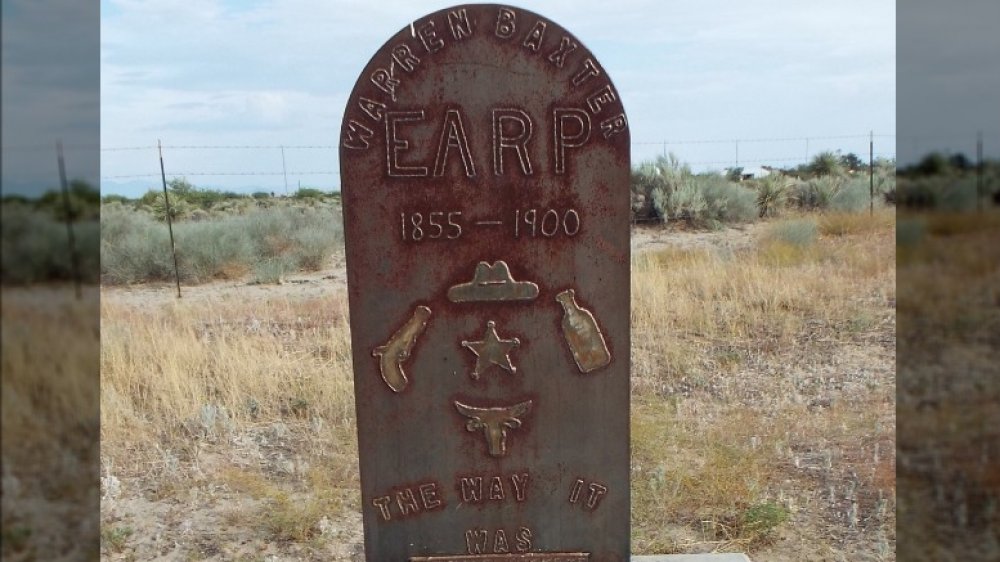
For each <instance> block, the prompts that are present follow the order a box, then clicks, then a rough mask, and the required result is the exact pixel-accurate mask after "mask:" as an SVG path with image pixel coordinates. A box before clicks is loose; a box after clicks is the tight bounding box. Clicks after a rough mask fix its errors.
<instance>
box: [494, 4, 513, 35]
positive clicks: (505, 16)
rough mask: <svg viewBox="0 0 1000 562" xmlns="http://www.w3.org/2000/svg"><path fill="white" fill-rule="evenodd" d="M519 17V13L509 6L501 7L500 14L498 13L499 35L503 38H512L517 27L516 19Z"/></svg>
mask: <svg viewBox="0 0 1000 562" xmlns="http://www.w3.org/2000/svg"><path fill="white" fill-rule="evenodd" d="M516 19H517V14H515V13H514V10H511V9H509V8H500V12H499V14H497V31H496V33H497V37H499V38H501V39H510V38H511V37H513V35H514V29H515V28H516V26H515V24H514V21H515V20H516Z"/></svg>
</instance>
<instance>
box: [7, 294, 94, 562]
mask: <svg viewBox="0 0 1000 562" xmlns="http://www.w3.org/2000/svg"><path fill="white" fill-rule="evenodd" d="M86 291H87V293H88V295H87V298H84V299H82V300H76V299H75V297H74V291H73V288H72V287H69V286H67V287H61V286H35V287H30V288H19V289H7V288H5V289H4V292H3V307H2V311H3V330H2V331H0V334H2V338H3V342H2V349H3V366H2V368H3V410H2V412H3V414H2V416H3V424H2V427H3V559H4V560H34V559H41V560H56V559H63V558H62V557H63V556H66V557H67V558H66V559H70V558H73V557H74V556H76V557H87V556H89V555H91V554H93V553H94V552H96V549H97V545H96V544H89V543H88V542H87V541H78V540H74V539H73V538H71V537H76V536H93V535H95V534H96V530H95V529H90V528H88V524H90V523H91V522H92V521H93V516H92V514H93V513H94V511H95V510H96V509H97V504H98V498H97V494H96V492H95V491H94V490H93V486H92V483H93V482H94V481H95V480H96V479H97V473H96V471H93V470H92V469H91V468H92V467H95V466H96V460H97V454H98V451H97V448H96V446H95V444H96V439H97V433H98V427H97V425H98V418H97V409H96V407H95V405H96V403H97V385H96V384H95V383H96V377H97V367H98V357H97V348H98V342H99V339H98V338H99V327H98V323H97V319H98V315H97V298H96V295H95V294H94V292H95V291H96V289H94V288H87V289H86Z"/></svg>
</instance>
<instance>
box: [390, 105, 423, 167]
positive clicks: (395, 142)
mask: <svg viewBox="0 0 1000 562" xmlns="http://www.w3.org/2000/svg"><path fill="white" fill-rule="evenodd" d="M423 119H424V111H423V110H422V109H421V110H420V111H387V112H386V113H385V151H386V173H387V174H388V175H389V177H397V178H404V177H410V178H419V177H424V176H426V175H427V167H426V166H403V165H401V164H400V163H399V155H400V153H401V152H406V151H407V150H409V148H410V142H409V141H407V140H406V139H401V138H399V124H400V123H406V122H408V121H423Z"/></svg>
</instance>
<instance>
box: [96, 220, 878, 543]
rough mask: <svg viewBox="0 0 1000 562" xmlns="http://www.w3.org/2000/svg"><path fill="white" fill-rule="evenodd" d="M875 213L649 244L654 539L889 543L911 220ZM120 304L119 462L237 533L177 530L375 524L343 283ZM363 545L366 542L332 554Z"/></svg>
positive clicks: (281, 539)
mask: <svg viewBox="0 0 1000 562" xmlns="http://www.w3.org/2000/svg"><path fill="white" fill-rule="evenodd" d="M876 225H877V226H868V225H865V224H863V221H862V222H859V223H858V224H857V225H854V226H851V227H846V228H841V229H840V230H841V231H842V232H839V233H838V234H830V233H826V232H822V231H821V232H820V235H819V237H818V239H817V240H816V241H814V242H813V243H811V244H809V245H807V246H805V247H801V248H799V249H798V250H796V251H797V252H800V253H797V254H794V255H792V256H791V257H786V258H783V259H780V260H778V259H776V258H774V256H773V255H771V254H769V252H771V251H773V250H772V249H769V248H770V245H769V244H768V243H766V242H764V241H762V242H761V243H760V244H758V245H757V247H754V248H752V249H750V250H747V251H742V250H741V251H736V252H732V251H730V252H716V251H712V250H703V251H681V250H667V251H660V252H654V253H644V254H640V255H638V256H637V257H636V259H635V263H634V264H633V278H632V291H633V306H632V325H633V350H632V362H633V368H632V375H633V397H634V408H633V412H632V422H633V433H632V445H633V545H634V550H635V551H636V552H637V553H664V552H698V551H706V550H750V551H751V552H759V553H760V558H761V559H772V560H781V559H782V558H781V557H782V556H787V551H782V550H780V547H781V544H783V541H781V540H780V539H781V538H782V537H784V536H788V535H791V536H792V537H795V538H793V539H791V540H792V543H793V544H795V545H798V548H799V549H800V551H801V552H805V553H806V554H805V555H802V556H795V557H793V559H796V560H810V559H817V560H818V559H822V556H824V555H828V554H830V553H847V554H848V555H850V554H852V553H858V552H871V551H873V549H874V550H876V551H877V550H878V549H879V548H881V549H882V551H884V552H883V554H884V556H882V557H883V558H887V557H889V558H891V556H889V555H888V554H885V552H890V553H891V545H892V543H893V541H894V531H893V526H894V515H893V509H894V502H895V479H894V464H893V463H894V454H893V451H894V447H893V423H894V418H893V412H894V410H893V392H894V389H893V376H892V375H893V370H892V353H893V344H894V338H893V330H894V323H893V310H892V308H891V303H892V302H893V301H894V299H895V292H894V276H895V254H894V244H893V242H894V238H893V233H892V229H891V221H889V220H888V219H886V217H885V216H884V215H879V216H878V217H876ZM105 303H106V304H105V305H104V309H103V311H102V316H103V321H104V324H103V328H104V333H103V335H104V341H103V350H102V364H103V371H102V373H103V374H102V378H103V391H102V398H101V404H102V421H103V426H102V438H103V444H104V465H105V470H106V472H107V473H108V474H111V473H113V474H115V475H117V476H119V477H121V478H122V479H123V480H126V479H128V482H129V483H130V486H131V489H132V490H133V492H132V493H133V495H134V494H135V490H136V489H137V488H138V489H139V490H142V492H141V495H143V496H144V497H145V498H146V501H151V502H159V501H162V500H170V501H173V502H180V503H182V504H183V505H185V506H187V507H186V508H185V514H189V513H190V512H197V513H201V514H204V515H200V516H199V517H201V518H202V519H204V521H202V522H201V524H202V525H203V526H204V527H206V528H212V529H220V530H219V531H218V532H217V533H215V532H214V531H213V533H214V534H211V535H206V536H204V537H202V538H201V539H197V540H195V539H179V540H181V542H184V541H187V542H186V543H185V544H188V546H186V547H184V548H186V549H187V550H185V551H184V552H193V551H197V552H200V553H202V554H201V556H202V557H206V558H211V557H212V556H217V557H221V558H216V559H240V558H241V557H244V556H249V554H248V553H247V552H246V551H244V550H227V549H230V548H232V547H231V545H232V544H238V543H240V541H242V543H243V544H249V545H256V546H254V547H253V548H256V549H258V550H259V549H264V548H265V546H263V545H265V544H266V545H268V546H266V548H269V549H271V550H269V551H268V552H270V553H276V554H281V555H282V556H295V557H298V558H299V559H304V560H331V559H332V560H340V559H344V560H346V559H349V558H350V552H349V547H350V543H349V541H354V542H355V543H356V542H357V541H359V540H360V536H359V534H358V532H359V531H360V529H359V523H358V521H357V519H356V518H355V519H351V517H356V513H357V512H358V510H359V506H358V498H357V489H358V484H357V473H356V470H357V468H356V463H357V461H356V456H355V455H356V441H355V440H354V439H355V436H354V431H355V429H354V421H353V420H354V415H353V414H354V404H353V388H352V384H351V367H350V349H349V338H348V326H347V321H346V300H345V296H344V294H343V292H338V293H337V294H335V295H332V296H329V297H323V298H321V299H315V298H310V299H305V300H293V299H287V298H279V299H273V300H266V301H254V302H240V301H236V300H231V301H200V302H197V303H196V302H193V301H178V302H176V303H170V304H167V305H164V306H160V307H139V306H131V305H126V304H122V303H121V302H116V299H114V298H106V299H105ZM192 490H197V493H195V492H193V491H192ZM126 495H127V494H126ZM195 496H197V497H195ZM123 497H124V495H123ZM223 501H227V502H228V503H227V505H228V506H229V507H226V508H225V509H223V508H220V507H218V506H217V505H216V503H215V502H223ZM220 511H221V512H222V515H210V514H211V513H218V512H220ZM129 513H130V512H129V510H128V509H126V508H125V507H123V506H122V504H121V503H120V501H119V502H107V504H106V505H105V508H104V521H105V526H106V528H107V529H109V531H108V532H109V533H111V532H113V531H114V530H115V529H120V528H124V527H127V526H133V527H134V524H133V523H132V522H131V521H128V520H127V519H128V518H129V515H128V514H129ZM164 517H165V518H166V519H167V520H170V521H172V519H171V518H170V517H169V516H164ZM174 517H178V516H177V515H175V516H174ZM211 517H215V518H214V519H212V518H211ZM344 518H346V519H344ZM341 520H346V521H348V523H346V524H341V523H337V521H341ZM331 521H333V522H334V524H331V523H330V522H331ZM167 525H168V526H169V527H170V528H171V529H175V530H174V531H172V532H173V533H174V534H172V535H171V534H169V533H168V534H167V535H166V536H168V537H170V536H174V537H182V536H184V535H183V534H182V528H183V527H182V526H183V524H182V523H180V522H174V523H167ZM351 529H354V530H353V531H352V530H351ZM119 534H120V533H119ZM137 535H138V533H136V535H130V536H128V537H122V538H121V541H124V542H125V543H127V544H118V545H117V546H115V548H120V549H121V551H122V552H121V553H114V552H111V549H110V548H109V549H108V551H106V552H108V554H109V555H111V554H115V556H118V555H121V556H123V557H127V556H129V555H130V553H131V555H133V556H136V555H138V556H139V557H140V558H141V557H142V556H141V554H139V553H146V554H149V553H151V552H153V551H154V550H155V549H157V548H166V547H165V546H162V545H160V544H145V545H138V544H131V543H130V542H129V541H134V540H136V536H137ZM115 536H118V535H115ZM198 541H201V542H198ZM147 542H148V541H147ZM343 543H348V545H347V548H348V551H347V552H343V551H338V553H336V554H334V553H332V552H333V551H332V550H331V549H334V548H335V546H336V545H338V544H340V545H343ZM116 544H117V543H116ZM274 545H279V546H274ZM878 545H882V546H878ZM178 548H180V547H178ZM247 548H250V547H247ZM275 548H279V549H283V550H274V549H275ZM775 549H777V550H775ZM782 552H785V554H784V555H783V554H782ZM205 553H218V554H215V555H212V556H209V555H206V554H205ZM253 554H254V555H259V554H260V552H254V553H253ZM785 559H787V558H785Z"/></svg>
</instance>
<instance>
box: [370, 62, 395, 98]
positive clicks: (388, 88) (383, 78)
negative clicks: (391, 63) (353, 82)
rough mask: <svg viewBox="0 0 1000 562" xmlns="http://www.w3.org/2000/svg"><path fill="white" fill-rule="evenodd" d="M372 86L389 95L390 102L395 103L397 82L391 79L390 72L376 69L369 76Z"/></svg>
mask: <svg viewBox="0 0 1000 562" xmlns="http://www.w3.org/2000/svg"><path fill="white" fill-rule="evenodd" d="M371 81H372V84H375V87H376V88H378V89H379V90H382V91H383V92H385V93H387V94H389V97H390V98H392V101H396V87H397V86H399V80H396V79H395V78H393V77H392V72H391V71H389V70H386V69H384V68H376V69H375V72H372V76H371Z"/></svg>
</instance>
